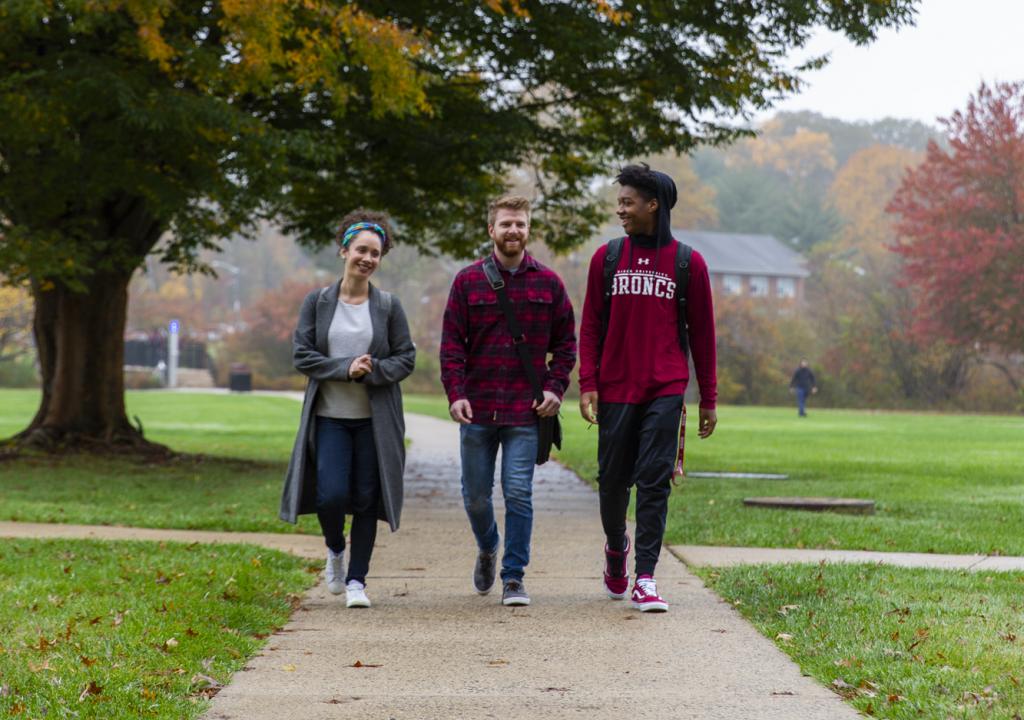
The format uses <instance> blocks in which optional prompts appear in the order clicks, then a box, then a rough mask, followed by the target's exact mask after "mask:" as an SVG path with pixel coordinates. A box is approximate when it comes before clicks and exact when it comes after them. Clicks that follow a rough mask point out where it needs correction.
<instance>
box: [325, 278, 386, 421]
mask: <svg viewBox="0 0 1024 720" xmlns="http://www.w3.org/2000/svg"><path fill="white" fill-rule="evenodd" d="M372 340H373V323H372V322H371V320H370V301H369V300H367V301H366V302H362V303H359V304H358V305H349V304H348V303H346V302H342V300H341V299H340V298H339V299H338V307H337V309H335V311H334V319H333V320H331V327H330V328H329V329H328V331H327V354H328V356H329V357H332V358H339V357H356V356H358V355H363V354H365V353H366V351H367V350H369V349H370V342H371V341H372ZM316 414H317V415H320V416H323V417H330V418H347V419H358V418H368V417H372V416H373V413H372V412H371V410H370V396H369V394H368V393H367V391H366V386H365V385H363V384H362V383H359V382H355V381H352V382H348V381H344V380H341V381H337V380H326V381H324V382H322V383H320V391H319V393H318V394H317V403H316Z"/></svg>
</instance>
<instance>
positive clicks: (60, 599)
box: [0, 540, 318, 720]
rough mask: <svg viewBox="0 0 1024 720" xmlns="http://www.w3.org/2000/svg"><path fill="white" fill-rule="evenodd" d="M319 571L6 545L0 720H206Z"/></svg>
mask: <svg viewBox="0 0 1024 720" xmlns="http://www.w3.org/2000/svg"><path fill="white" fill-rule="evenodd" d="M317 570H318V567H314V566H312V565H310V564H309V563H308V562H307V561H303V560H300V559H298V558H295V557H292V556H290V555H287V554H285V553H280V552H275V551H271V550H265V549H261V548H254V547H251V546H245V545H216V546H200V545H183V544H179V543H160V544H157V543H143V542H117V543H109V542H99V541H86V540H59V541H57V540H52V541H50V540H47V541H43V540H5V541H4V542H3V544H2V545H0V597H3V602H2V603H0V685H2V692H0V715H3V716H4V717H8V716H14V717H26V718H41V717H75V718H103V719H106V718H156V719H159V718H166V719H167V720H181V719H182V718H194V717H198V716H199V715H200V714H201V713H202V712H203V710H205V709H206V707H207V706H208V704H209V703H208V702H207V698H208V697H210V696H212V694H214V693H215V692H216V690H217V688H218V687H219V685H220V684H222V683H226V682H227V681H228V679H229V678H230V676H231V674H232V673H233V672H235V671H236V670H238V669H239V668H241V667H242V666H243V665H244V663H245V661H246V659H247V658H249V657H251V656H252V655H253V654H255V652H256V651H257V649H258V648H259V647H261V646H262V645H263V643H264V641H265V638H266V637H267V635H268V634H270V633H272V632H273V631H274V630H275V629H277V628H279V627H281V626H282V625H283V624H284V623H285V622H286V621H287V619H288V617H289V615H290V614H291V612H292V609H293V607H294V606H295V604H296V603H297V602H298V600H299V598H300V595H299V593H302V592H303V591H304V590H305V589H306V588H308V587H309V586H310V585H312V584H313V582H314V581H315V578H316V576H315V573H316V571H317Z"/></svg>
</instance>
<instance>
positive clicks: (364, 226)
mask: <svg viewBox="0 0 1024 720" xmlns="http://www.w3.org/2000/svg"><path fill="white" fill-rule="evenodd" d="M363 230H369V231H370V232H375V233H377V235H378V237H380V242H381V245H382V247H387V246H388V235H387V233H386V232H384V228H382V227H381V226H380V225H378V224H377V223H372V222H357V223H356V224H354V225H351V226H350V227H349V229H348V230H346V231H345V234H344V235H343V236H342V239H341V246H342V247H343V248H347V247H348V244H349V243H350V242H351V241H352V238H354V237H355V236H356V235H358V234H359V233H361V232H362V231H363Z"/></svg>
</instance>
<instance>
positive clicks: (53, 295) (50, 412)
mask: <svg viewBox="0 0 1024 720" xmlns="http://www.w3.org/2000/svg"><path fill="white" fill-rule="evenodd" d="M130 280H131V272H127V271H121V272H107V273H97V274H96V275H93V276H91V277H87V278H84V283H85V285H86V292H84V293H82V292H74V291H72V290H71V289H70V288H68V287H67V286H66V285H63V284H59V283H58V284H53V283H47V284H45V285H37V286H36V287H34V288H33V296H34V297H35V305H36V309H35V321H34V327H33V329H34V332H35V338H36V344H37V348H38V352H39V365H40V370H41V374H42V387H43V396H42V401H41V402H40V405H39V410H38V411H37V412H36V416H35V418H34V419H33V420H32V423H31V424H30V425H29V426H28V427H27V428H26V429H25V430H23V431H22V432H21V433H20V434H19V435H17V436H16V440H17V441H18V442H19V444H22V445H28V446H31V447H34V448H39V449H43V450H48V451H53V450H65V449H67V450H81V449H87V450H94V451H99V452H125V451H127V452H141V453H147V454H148V453H166V452H167V449H166V448H165V447H164V446H162V445H157V444H155V443H150V442H148V441H147V440H145V439H144V438H143V436H142V432H141V429H137V428H135V427H133V426H132V425H131V424H130V423H129V422H128V418H127V416H126V414H125V408H124V327H125V319H126V314H127V309H128V283H129V281H130Z"/></svg>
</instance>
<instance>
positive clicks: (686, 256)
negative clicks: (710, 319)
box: [675, 243, 693, 357]
mask: <svg viewBox="0 0 1024 720" xmlns="http://www.w3.org/2000/svg"><path fill="white" fill-rule="evenodd" d="M692 255H693V248H692V247H690V246H689V245H687V244H686V243H678V245H677V246H676V263H675V265H676V307H677V308H678V310H679V318H678V320H679V347H680V348H682V350H683V357H688V356H689V354H690V329H689V326H688V325H687V323H686V294H687V291H688V290H689V287H690V256H692Z"/></svg>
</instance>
